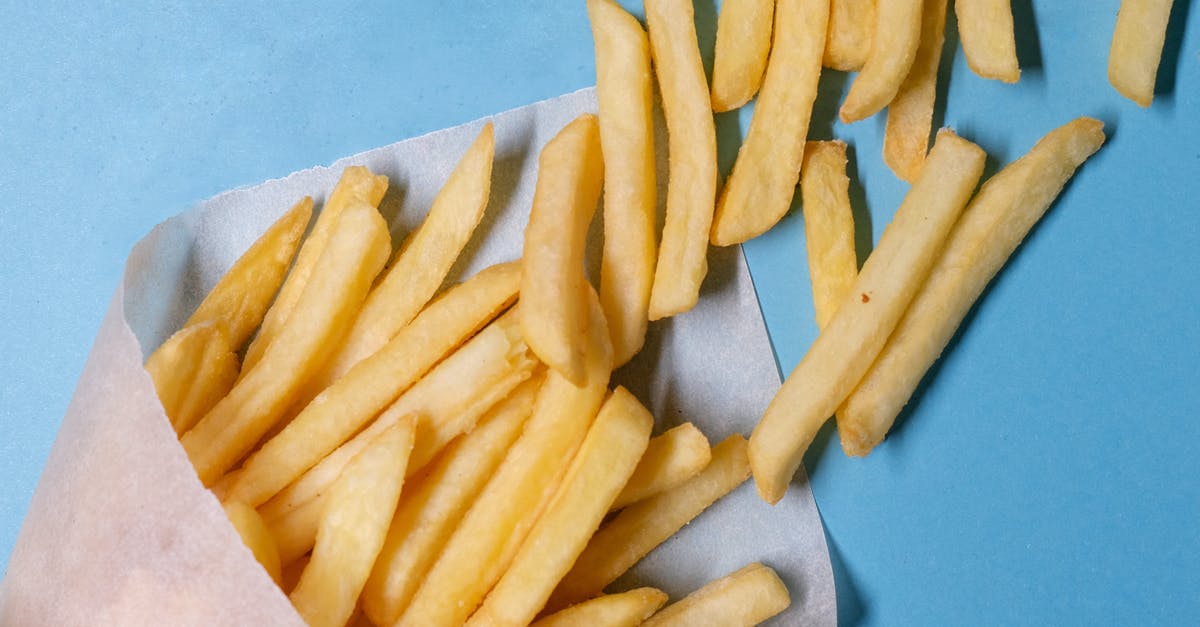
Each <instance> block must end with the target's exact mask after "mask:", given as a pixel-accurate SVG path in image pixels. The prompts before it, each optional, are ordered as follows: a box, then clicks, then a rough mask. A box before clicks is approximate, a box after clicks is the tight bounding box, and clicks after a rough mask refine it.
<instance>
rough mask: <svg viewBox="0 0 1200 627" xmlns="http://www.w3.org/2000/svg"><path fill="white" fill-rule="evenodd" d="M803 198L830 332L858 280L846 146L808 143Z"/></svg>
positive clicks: (816, 298) (811, 269)
mask: <svg viewBox="0 0 1200 627" xmlns="http://www.w3.org/2000/svg"><path fill="white" fill-rule="evenodd" d="M800 198H801V206H802V207H803V211H804V238H805V245H806V248H807V250H808V274H809V277H810V280H811V281H812V291H813V308H814V309H815V311H816V318H817V328H818V329H824V328H825V326H826V325H828V324H829V320H830V318H833V314H834V313H836V312H837V308H838V306H839V305H841V304H842V302H843V301H845V300H846V297H847V296H848V295H849V294H850V290H852V289H854V279H855V278H857V277H858V257H857V255H856V253H855V251H854V213H853V210H851V208H850V179H849V177H847V176H846V144H845V142H840V141H827V142H808V145H807V146H806V147H805V149H804V170H803V175H802V176H801V181H800Z"/></svg>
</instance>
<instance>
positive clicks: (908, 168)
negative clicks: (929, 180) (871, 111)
mask: <svg viewBox="0 0 1200 627" xmlns="http://www.w3.org/2000/svg"><path fill="white" fill-rule="evenodd" d="M959 6H961V3H959ZM945 31H946V0H925V7H924V9H923V10H922V12H921V45H920V46H919V47H918V48H917V58H916V59H915V60H914V61H913V65H912V69H910V70H909V71H908V77H907V78H905V79H904V83H902V84H901V85H900V91H899V92H897V93H896V98H895V99H894V100H892V103H891V104H889V105H888V110H887V128H886V129H885V130H884V134H883V161H884V163H886V164H887V165H888V167H889V168H891V169H892V172H895V173H896V176H898V177H900V179H901V180H903V181H907V182H909V183H912V182H913V181H915V180H917V176H918V175H920V174H921V166H922V165H924V164H925V153H926V152H927V151H928V150H929V132H930V131H931V130H932V129H933V104H934V101H935V100H936V99H937V78H938V63H940V62H941V58H942V43H943V40H944V39H945Z"/></svg>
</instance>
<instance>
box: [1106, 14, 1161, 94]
mask: <svg viewBox="0 0 1200 627" xmlns="http://www.w3.org/2000/svg"><path fill="white" fill-rule="evenodd" d="M1171 4H1172V0H1122V2H1121V10H1120V11H1119V12H1118V13H1117V25H1116V27H1115V28H1114V29H1113V38H1112V47H1111V48H1110V49H1109V52H1108V82H1109V83H1112V86H1113V87H1115V88H1116V89H1117V91H1118V92H1120V94H1121V95H1122V96H1125V97H1126V98H1128V99H1130V100H1132V101H1134V102H1136V103H1138V104H1139V105H1141V106H1143V107H1149V106H1150V102H1151V101H1152V100H1154V81H1155V79H1156V78H1157V77H1158V64H1159V63H1160V62H1161V61H1162V50H1163V44H1164V43H1165V42H1166V39H1167V22H1168V21H1169V20H1170V17H1171Z"/></svg>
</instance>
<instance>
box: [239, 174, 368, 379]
mask: <svg viewBox="0 0 1200 627" xmlns="http://www.w3.org/2000/svg"><path fill="white" fill-rule="evenodd" d="M387 185H388V180H387V177H386V176H380V175H375V174H371V171H370V170H368V169H366V168H364V167H362V166H350V167H348V168H346V169H345V170H344V171H343V172H342V178H341V180H339V181H338V183H337V185H335V186H334V188H333V191H332V192H331V193H330V194H329V198H328V199H326V201H325V205H324V206H323V207H322V208H321V213H320V214H319V215H318V216H317V223H316V224H314V225H313V228H312V233H310V234H309V235H308V237H307V238H306V239H305V240H304V244H303V245H301V246H300V252H299V253H298V254H297V255H296V262H295V264H293V265H292V269H291V272H289V273H288V275H287V279H286V280H285V281H284V282H283V286H282V287H280V288H279V293H278V294H277V295H276V296H275V301H274V302H273V303H272V304H271V308H270V309H268V310H267V313H266V317H265V318H264V319H263V321H262V327H261V328H260V329H259V330H258V335H256V336H255V337H254V341H253V342H250V347H249V348H247V349H246V356H245V358H244V359H243V360H242V377H245V376H246V375H247V373H249V371H250V370H251V368H253V367H254V365H255V364H257V363H258V362H259V360H260V359H262V358H263V356H265V355H266V352H267V348H268V347H269V346H270V344H271V342H273V341H274V340H275V337H276V336H278V335H279V334H281V333H282V332H283V328H284V327H285V326H286V324H287V320H288V318H289V317H290V316H291V315H292V311H293V310H295V309H296V308H297V306H298V304H299V302H300V297H301V296H302V295H303V294H304V291H305V288H306V287H307V285H308V282H309V280H310V277H311V276H312V275H313V273H314V272H315V271H316V267H317V265H318V264H317V262H318V261H319V260H320V259H321V254H322V252H323V251H324V250H325V246H327V245H328V243H329V239H330V237H331V236H332V234H333V229H334V225H335V224H336V223H337V219H338V216H340V215H342V212H343V211H345V210H346V209H347V208H348V207H350V206H352V205H361V204H365V205H370V206H371V207H378V206H379V202H380V201H381V200H383V194H384V192H386V191H387ZM389 244H390V240H389ZM389 248H390V246H389Z"/></svg>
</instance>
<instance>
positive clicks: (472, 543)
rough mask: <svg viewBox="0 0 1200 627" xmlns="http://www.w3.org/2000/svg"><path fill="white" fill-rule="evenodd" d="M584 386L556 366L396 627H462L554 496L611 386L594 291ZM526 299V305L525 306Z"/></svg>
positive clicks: (604, 334) (601, 315)
mask: <svg viewBox="0 0 1200 627" xmlns="http://www.w3.org/2000/svg"><path fill="white" fill-rule="evenodd" d="M588 295H589V319H588V325H587V329H588V337H587V350H586V351H585V359H586V369H585V372H586V379H585V383H584V385H583V386H582V387H578V386H576V385H575V384H573V383H571V382H570V381H568V380H567V379H566V378H564V377H563V376H562V375H560V374H559V373H558V372H557V371H555V370H550V372H549V373H548V375H547V378H546V381H545V383H543V384H542V387H541V389H540V390H539V391H538V396H537V401H536V402H535V403H534V408H533V416H531V417H530V418H529V421H528V422H527V423H526V425H525V430H524V432H523V433H522V434H521V437H520V439H518V440H517V442H516V443H515V444H514V445H513V447H512V449H511V450H509V453H508V456H507V457H505V459H504V461H503V462H502V463H501V464H500V467H499V468H497V469H496V472H495V474H494V475H493V476H492V479H491V481H489V482H488V485H487V487H485V488H484V489H483V492H482V493H481V494H480V495H479V498H478V499H476V501H475V503H474V505H472V506H471V509H470V510H469V511H468V512H467V514H466V516H465V517H464V518H463V521H462V523H461V524H460V525H459V526H458V529H457V530H455V532H454V535H452V536H451V537H450V539H449V540H448V541H447V543H446V546H445V548H444V549H443V550H442V553H441V556H440V557H439V558H438V560H437V561H436V562H435V563H434V565H433V567H432V568H431V569H430V570H429V573H428V575H426V576H425V578H424V580H423V582H422V585H421V587H420V588H419V589H418V590H417V593H416V594H415V595H414V596H413V598H412V602H411V603H410V604H409V606H408V607H407V608H406V609H405V611H404V613H403V614H402V615H401V617H400V619H399V620H398V621H397V622H396V623H395V624H396V625H420V626H426V625H444V624H449V625H457V624H461V623H462V622H463V621H465V620H466V619H467V617H469V616H470V615H471V613H472V612H473V611H475V607H476V606H477V605H478V604H479V602H480V601H482V600H483V597H484V595H485V594H487V592H488V590H490V589H491V588H492V585H493V584H495V583H496V581H497V580H499V579H500V576H501V575H503V574H504V571H505V570H506V569H507V568H508V565H509V564H510V563H511V562H512V559H513V557H514V556H515V555H516V553H517V550H518V549H519V548H520V546H521V542H522V541H524V539H525V536H526V534H528V533H529V530H530V528H531V527H532V526H533V524H534V523H535V522H536V521H537V519H538V517H539V516H540V515H541V512H542V510H544V509H545V507H546V504H547V503H548V502H549V501H550V499H551V498H553V496H554V493H555V491H556V490H557V489H558V487H559V484H560V483H561V477H562V476H563V473H564V472H565V468H566V465H567V463H568V462H569V460H570V459H571V457H572V456H573V455H574V453H575V451H576V450H577V449H578V448H579V445H580V443H581V442H583V439H584V436H585V435H586V434H587V430H588V427H589V426H590V425H591V424H592V421H593V419H594V418H595V416H596V412H597V411H598V410H599V409H600V403H601V401H603V399H604V394H605V392H606V390H607V387H608V378H609V375H610V374H611V370H612V347H611V344H610V341H609V336H608V328H607V327H606V325H605V323H604V313H603V311H601V309H600V302H599V298H598V297H597V296H596V294H595V292H594V291H592V290H591V289H589V290H588ZM525 305H526V304H525V303H522V305H521V306H522V307H524V306H525Z"/></svg>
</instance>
